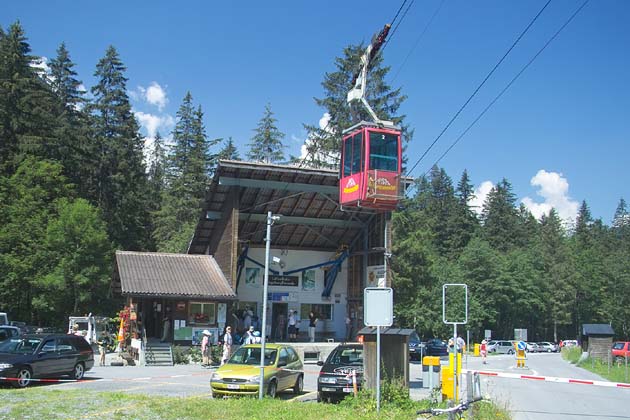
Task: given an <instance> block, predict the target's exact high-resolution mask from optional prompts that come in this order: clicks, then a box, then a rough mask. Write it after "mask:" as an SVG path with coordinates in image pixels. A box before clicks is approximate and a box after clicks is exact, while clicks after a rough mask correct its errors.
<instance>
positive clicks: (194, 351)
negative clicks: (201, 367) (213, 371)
mask: <svg viewBox="0 0 630 420" xmlns="http://www.w3.org/2000/svg"><path fill="white" fill-rule="evenodd" d="M189 355H190V361H191V362H193V363H199V362H201V359H202V357H201V348H199V347H191V348H190V351H189Z"/></svg>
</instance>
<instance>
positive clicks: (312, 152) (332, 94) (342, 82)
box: [304, 44, 413, 167]
mask: <svg viewBox="0 0 630 420" xmlns="http://www.w3.org/2000/svg"><path fill="white" fill-rule="evenodd" d="M364 52H365V46H364V45H362V44H360V45H350V46H348V47H346V48H344V50H343V55H342V56H341V57H337V58H336V59H335V71H334V72H332V73H326V75H325V77H324V81H323V82H322V87H323V88H324V95H325V96H324V98H315V103H316V104H317V105H318V106H320V107H322V108H324V109H325V112H326V113H328V115H329V116H330V120H329V121H328V124H327V125H326V126H325V127H324V128H320V127H319V126H314V125H308V124H304V128H305V129H306V131H307V132H308V137H307V141H306V149H307V153H308V155H307V157H306V158H305V159H304V162H305V163H306V164H307V165H309V166H328V167H330V166H336V165H338V161H339V156H340V147H341V139H342V132H343V130H345V129H347V128H349V127H351V126H352V125H354V124H356V123H359V122H360V121H362V120H365V121H371V117H370V116H369V114H368V113H367V111H365V110H364V109H363V108H362V107H361V106H360V105H358V104H353V106H352V107H350V106H348V104H347V103H346V97H347V94H348V91H350V89H351V88H352V87H353V85H352V79H353V77H354V75H355V74H356V73H357V72H358V71H359V69H360V59H361V56H362V55H363V53H364ZM389 70H390V67H388V66H383V55H382V54H379V55H377V56H376V58H375V59H374V61H373V62H372V64H371V67H370V70H369V72H368V80H367V85H366V90H365V92H366V93H365V96H366V99H367V101H368V102H369V104H370V106H371V107H372V108H373V109H374V111H375V112H376V115H378V116H379V118H381V119H384V120H390V121H393V122H394V123H395V124H397V125H400V126H402V129H403V142H404V144H406V143H407V142H409V141H410V140H411V138H412V137H413V131H412V130H410V129H409V126H407V125H405V124H404V118H405V115H399V114H398V110H399V108H400V105H401V104H402V103H403V102H404V101H405V99H406V98H407V97H406V96H405V95H402V94H401V90H400V88H398V89H392V87H391V86H389V85H388V84H387V83H386V82H385V77H386V76H387V74H388V73H389Z"/></svg>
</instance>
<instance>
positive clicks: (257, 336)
mask: <svg viewBox="0 0 630 420" xmlns="http://www.w3.org/2000/svg"><path fill="white" fill-rule="evenodd" d="M261 341H262V340H261V338H260V331H254V344H260V343H261Z"/></svg>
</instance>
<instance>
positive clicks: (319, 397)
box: [317, 392, 324, 402]
mask: <svg viewBox="0 0 630 420" xmlns="http://www.w3.org/2000/svg"><path fill="white" fill-rule="evenodd" d="M323 400H324V398H323V397H322V393H321V392H318V393H317V402H322V401H323Z"/></svg>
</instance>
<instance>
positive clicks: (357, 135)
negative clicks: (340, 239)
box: [339, 24, 402, 211]
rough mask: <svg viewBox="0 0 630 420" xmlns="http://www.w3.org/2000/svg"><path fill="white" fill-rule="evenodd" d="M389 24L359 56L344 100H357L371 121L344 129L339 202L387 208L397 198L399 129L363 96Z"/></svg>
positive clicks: (398, 193) (399, 157) (352, 205)
mask: <svg viewBox="0 0 630 420" xmlns="http://www.w3.org/2000/svg"><path fill="white" fill-rule="evenodd" d="M389 28H390V25H389V24H388V25H385V27H384V28H383V29H382V30H381V31H380V32H379V33H378V34H377V35H375V36H374V38H373V39H372V42H371V43H370V45H368V47H367V48H366V50H365V53H364V54H363V55H362V56H361V70H360V71H359V73H357V75H356V76H355V77H354V80H353V84H354V87H353V88H352V89H351V90H350V91H349V92H348V97H347V102H348V103H351V102H354V101H360V102H361V103H362V104H363V106H364V107H365V109H366V110H367V112H368V113H369V114H370V116H371V117H372V119H373V120H374V122H366V121H361V122H360V123H359V124H356V125H354V126H352V127H350V128H348V129H346V130H344V132H343V141H342V144H341V165H340V174H339V203H340V204H341V206H348V207H367V208H372V209H375V210H381V211H389V210H393V209H395V208H396V206H397V205H398V201H400V191H401V189H400V176H401V170H402V147H401V142H400V137H401V130H400V128H399V127H397V126H395V125H394V123H393V122H391V121H384V120H381V119H379V118H378V116H377V115H376V113H375V112H374V110H373V109H372V107H370V104H369V103H368V102H367V100H366V99H365V86H366V83H367V71H368V67H369V65H370V62H371V61H372V60H373V58H374V57H375V56H376V54H377V52H378V50H379V49H380V48H381V46H382V45H383V42H384V41H385V38H386V37H387V34H388V33H389Z"/></svg>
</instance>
